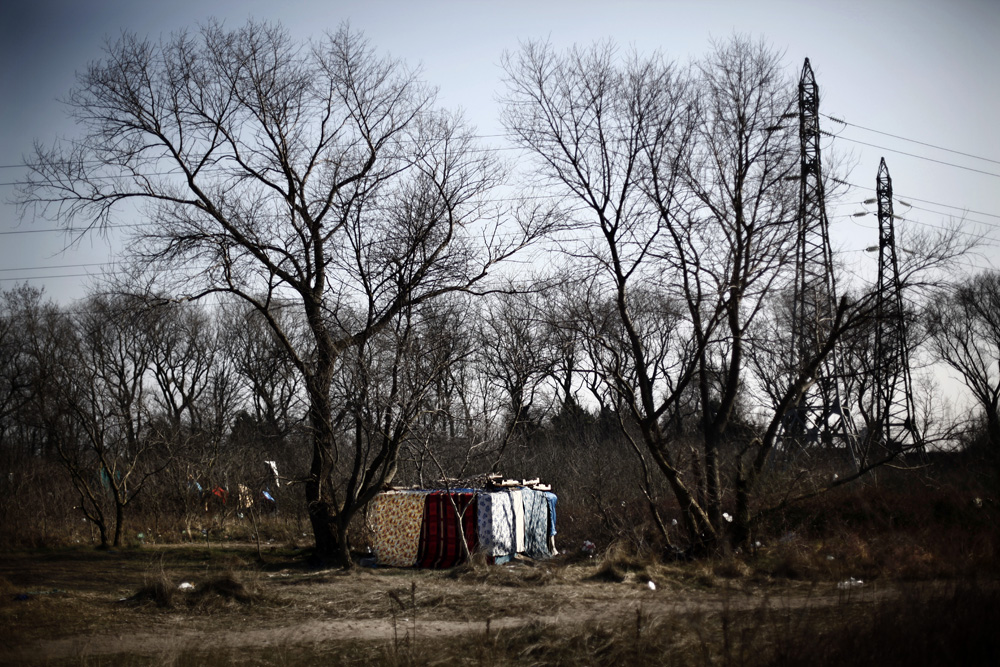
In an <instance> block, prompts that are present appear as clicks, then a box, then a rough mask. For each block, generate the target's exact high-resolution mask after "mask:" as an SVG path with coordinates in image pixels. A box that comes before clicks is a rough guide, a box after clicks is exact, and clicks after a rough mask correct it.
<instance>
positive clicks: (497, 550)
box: [477, 491, 515, 558]
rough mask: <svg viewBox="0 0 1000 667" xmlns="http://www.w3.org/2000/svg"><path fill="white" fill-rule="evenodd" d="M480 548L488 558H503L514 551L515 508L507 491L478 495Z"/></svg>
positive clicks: (480, 493) (486, 492)
mask: <svg viewBox="0 0 1000 667" xmlns="http://www.w3.org/2000/svg"><path fill="white" fill-rule="evenodd" d="M477 512H478V515H479V522H478V527H479V548H480V550H481V551H482V552H483V553H485V554H486V555H487V556H492V557H494V558H496V557H503V556H509V555H511V554H513V553H514V552H515V549H514V506H513V504H512V503H511V500H510V494H509V493H508V492H506V491H496V492H488V491H480V492H479V494H478V508H477Z"/></svg>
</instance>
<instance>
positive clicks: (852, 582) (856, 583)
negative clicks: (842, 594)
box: [837, 577, 865, 591]
mask: <svg viewBox="0 0 1000 667" xmlns="http://www.w3.org/2000/svg"><path fill="white" fill-rule="evenodd" d="M864 585H865V582H863V581H862V580H861V579H855V578H854V577H851V578H850V579H848V580H847V581H842V582H840V583H839V584H837V588H839V589H840V590H842V591H845V590H849V589H851V588H861V587H862V586H864Z"/></svg>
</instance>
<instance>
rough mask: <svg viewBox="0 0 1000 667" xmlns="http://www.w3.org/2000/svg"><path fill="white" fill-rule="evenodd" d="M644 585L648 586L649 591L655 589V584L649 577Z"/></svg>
mask: <svg viewBox="0 0 1000 667" xmlns="http://www.w3.org/2000/svg"><path fill="white" fill-rule="evenodd" d="M646 585H647V586H649V590H651V591H655V590H656V584H654V583H653V580H652V579H650V580H649V581H647V582H646Z"/></svg>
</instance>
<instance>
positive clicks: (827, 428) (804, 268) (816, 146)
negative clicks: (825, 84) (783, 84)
mask: <svg viewBox="0 0 1000 667" xmlns="http://www.w3.org/2000/svg"><path fill="white" fill-rule="evenodd" d="M798 116H799V141H800V159H801V165H800V166H801V176H800V187H799V212H798V238H797V245H796V256H795V287H794V294H793V305H792V346H793V347H792V351H793V354H794V358H795V364H794V366H795V369H794V371H795V372H801V371H802V369H803V368H805V366H806V365H807V364H809V362H810V361H811V360H813V359H815V358H816V357H817V355H818V354H819V352H820V350H821V349H823V347H824V346H825V345H826V343H827V341H828V340H829V337H830V334H831V330H832V327H833V325H834V321H835V317H836V309H837V285H836V280H835V279H834V272H833V251H832V248H831V246H830V225H829V221H828V219H827V215H826V197H825V194H824V188H823V168H822V159H821V155H820V136H821V135H820V129H819V87H818V86H817V85H816V79H815V77H814V76H813V71H812V67H811V66H810V65H809V59H808V58H806V60H805V64H804V65H803V67H802V77H801V78H800V80H799V113H798ZM838 347H839V346H834V348H833V350H832V351H831V352H830V353H829V354H827V355H826V357H825V359H824V360H823V362H822V363H821V364H820V365H819V367H818V369H817V371H816V373H815V375H814V382H813V383H812V384H811V385H810V387H809V388H808V389H807V391H806V392H805V393H804V394H803V396H802V397H801V399H800V401H799V404H798V406H797V407H796V408H795V409H794V410H793V411H792V413H791V415H789V418H788V419H786V425H785V428H784V429H783V434H782V440H783V442H784V443H785V444H786V447H787V448H788V449H791V448H794V449H796V450H798V451H802V452H809V451H811V450H815V449H816V448H817V446H819V447H821V448H822V449H825V450H826V451H834V452H843V453H845V454H846V455H847V456H848V457H849V459H850V461H851V463H852V464H853V466H854V468H855V469H857V467H858V437H857V429H856V428H855V426H854V422H853V419H852V418H851V414H850V411H849V410H848V409H847V406H846V405H845V402H844V400H843V393H844V392H843V390H842V379H843V374H842V372H841V366H842V364H841V356H842V355H841V353H840V350H839V349H838Z"/></svg>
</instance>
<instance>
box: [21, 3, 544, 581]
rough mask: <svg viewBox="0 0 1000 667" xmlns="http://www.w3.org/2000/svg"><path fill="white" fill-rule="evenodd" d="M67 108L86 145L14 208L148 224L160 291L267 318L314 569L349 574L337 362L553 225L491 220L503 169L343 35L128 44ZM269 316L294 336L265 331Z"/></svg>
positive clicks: (348, 508)
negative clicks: (286, 401) (288, 393)
mask: <svg viewBox="0 0 1000 667" xmlns="http://www.w3.org/2000/svg"><path fill="white" fill-rule="evenodd" d="M67 102H68V105H69V110H70V113H71V115H72V116H73V117H74V118H75V119H76V121H77V123H78V126H79V127H80V128H81V130H82V135H81V136H80V137H77V138H75V139H74V141H72V142H71V143H64V144H57V145H55V146H53V147H51V148H48V147H44V146H39V147H38V149H37V154H36V156H35V157H34V159H33V160H31V162H30V166H31V170H32V176H31V178H30V184H29V185H28V186H26V187H25V188H23V189H22V191H21V193H20V195H19V197H20V201H21V203H22V204H23V205H24V206H36V207H41V208H42V209H43V212H45V213H48V214H50V215H53V216H55V217H57V218H58V219H59V220H61V221H63V222H64V223H66V224H67V225H72V224H73V223H74V221H77V220H79V221H82V223H83V224H85V225H90V226H92V227H94V228H99V227H101V226H103V225H107V224H109V223H110V222H111V221H112V217H113V215H114V214H115V213H117V212H119V211H122V210H125V211H128V210H129V207H130V206H131V205H133V204H138V205H141V206H142V208H143V210H144V213H145V216H146V219H147V220H149V224H143V225H139V226H138V230H137V232H136V234H135V235H134V236H133V243H132V244H131V247H130V251H131V253H132V255H133V256H135V257H138V258H140V259H143V260H144V261H145V262H146V263H147V265H149V266H151V267H155V268H157V269H161V270H163V271H164V273H163V278H162V280H161V281H160V283H159V285H158V288H159V289H160V290H162V291H163V292H165V293H167V294H175V295H183V296H184V297H188V298H200V297H203V296H205V295H209V294H213V293H220V292H222V293H225V294H228V295H230V298H232V297H236V298H238V299H241V300H243V301H244V302H246V303H247V304H250V305H251V306H252V307H253V308H255V309H257V310H258V312H259V313H260V314H261V316H262V317H264V318H265V320H266V321H267V322H268V324H269V326H270V327H271V328H272V330H273V331H274V333H275V335H276V336H277V337H278V339H279V340H280V341H281V344H282V345H284V346H285V348H286V349H287V350H288V352H289V355H290V357H291V359H292V362H293V364H294V365H295V367H296V369H297V370H298V372H299V373H300V374H301V377H302V381H303V384H304V387H305V393H306V396H307V401H308V423H309V428H310V431H311V441H312V459H311V464H310V471H309V474H308V478H307V480H306V483H305V495H306V502H307V504H308V510H309V517H310V520H311V523H312V528H313V534H314V536H315V543H316V554H317V556H318V557H319V558H321V559H334V560H335V561H337V562H339V563H341V564H343V565H345V566H348V565H350V562H351V561H350V554H349V544H348V537H347V525H348V523H349V521H350V518H351V517H352V516H353V515H354V514H355V513H356V512H357V511H358V510H359V509H360V505H358V504H357V503H356V502H354V501H352V500H351V499H345V498H344V496H342V495H340V496H338V494H337V493H336V488H335V482H334V476H333V469H334V463H335V461H337V459H338V451H337V441H336V438H335V434H334V423H333V414H334V406H333V405H332V399H331V385H332V383H333V379H334V375H335V373H336V372H337V366H338V363H339V360H340V359H341V357H342V356H343V355H344V354H345V353H346V352H347V351H348V350H350V349H351V348H353V347H355V346H358V345H364V344H365V343H366V341H368V340H369V339H370V338H372V337H373V336H375V335H376V334H378V333H379V332H380V331H382V330H383V329H385V328H387V327H389V326H391V325H392V323H394V322H396V321H397V319H398V317H399V316H400V314H401V313H402V312H403V311H404V310H405V309H406V308H408V307H411V306H413V305H415V304H420V303H422V302H424V301H427V300H428V299H432V298H434V297H437V296H439V295H441V294H444V293H448V292H452V291H456V290H470V289H472V288H473V286H476V285H478V284H480V283H481V282H482V281H483V280H484V279H485V278H486V276H487V273H488V271H489V269H490V267H491V266H493V265H494V264H496V263H497V262H498V261H500V260H502V259H504V258H506V257H508V256H509V255H510V254H511V253H513V252H514V251H516V250H517V249H518V248H520V247H521V246H522V245H523V244H524V243H526V242H528V241H529V240H530V239H531V238H532V237H533V236H534V235H536V234H538V233H539V232H541V231H542V230H543V229H544V224H542V218H540V217H539V216H537V215H532V216H528V217H521V218H520V220H519V223H517V224H512V225H510V226H509V227H504V224H505V223H506V222H507V221H508V220H509V219H510V218H509V217H507V216H504V215H503V214H502V212H500V211H496V210H492V209H488V208H487V203H486V202H485V200H484V195H485V194H486V193H487V192H489V191H490V189H491V188H492V187H493V186H494V185H496V184H497V183H498V182H500V180H501V179H502V178H503V170H502V169H501V165H500V164H498V162H497V160H496V158H495V154H494V153H492V152H490V151H480V150H477V148H476V145H475V143H474V141H473V136H472V133H471V131H470V129H469V128H468V127H466V125H465V124H464V123H463V121H462V119H461V118H460V117H459V116H456V115H454V114H449V113H445V112H441V111H437V110H435V108H434V91H433V90H432V89H430V88H428V87H427V86H426V85H424V84H423V83H422V82H421V77H420V74H419V72H416V71H413V70H410V69H408V68H406V67H405V66H404V65H403V64H402V63H400V62H398V61H395V60H392V59H389V58H386V57H383V56H380V55H379V54H378V53H377V52H376V51H375V49H374V48H373V47H372V46H371V44H369V43H368V42H367V41H366V40H365V39H364V38H363V36H361V35H360V34H358V33H356V32H354V31H352V30H350V29H349V28H347V27H342V28H340V29H338V30H337V31H335V32H332V33H330V34H328V35H326V36H325V37H324V38H323V39H321V40H319V41H316V42H314V43H308V44H299V43H296V42H294V41H293V40H291V39H290V37H289V36H288V34H287V33H286V32H285V31H284V30H283V29H282V28H280V27H279V26H275V25H268V24H260V23H253V22H251V23H248V24H247V25H245V26H242V27H239V28H236V29H233V30H228V29H226V28H224V27H223V26H222V25H221V24H218V23H210V24H208V25H207V26H205V27H203V28H201V29H200V30H199V31H198V32H197V33H187V32H182V33H180V34H177V35H175V36H172V37H170V38H169V39H167V40H165V41H161V42H159V43H156V42H151V41H148V40H145V39H141V38H139V37H137V36H135V35H130V34H129V35H125V36H123V37H122V38H121V39H119V40H118V41H117V42H114V43H112V44H109V46H108V47H107V52H106V56H105V58H104V59H103V60H102V61H99V62H96V63H94V64H92V65H90V66H89V67H88V68H87V69H86V70H85V71H84V72H83V73H82V74H81V75H80V77H79V82H78V86H77V87H76V88H75V89H74V90H73V91H72V92H71V93H70V95H69V97H68V100H67ZM483 239H485V241H484V240H483ZM194 267H196V268H194ZM278 300H280V301H283V302H291V303H294V304H295V308H296V310H297V314H296V316H295V317H294V318H291V321H294V322H296V323H298V324H299V325H300V326H296V328H295V329H293V330H289V329H288V328H287V327H286V326H285V325H284V323H283V322H281V321H279V320H278V319H276V318H274V317H273V316H272V315H271V313H272V309H271V304H272V303H274V302H275V301H278ZM387 453H390V452H388V451H387ZM392 470H393V469H392V468H391V467H388V468H386V469H385V471H386V475H385V476H376V477H373V478H371V479H370V480H369V482H370V483H371V484H374V485H380V484H382V483H384V482H385V481H387V478H388V477H389V476H390V475H391V474H392ZM358 497H359V498H362V497H364V494H362V495H361V496H358Z"/></svg>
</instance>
